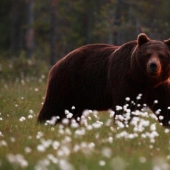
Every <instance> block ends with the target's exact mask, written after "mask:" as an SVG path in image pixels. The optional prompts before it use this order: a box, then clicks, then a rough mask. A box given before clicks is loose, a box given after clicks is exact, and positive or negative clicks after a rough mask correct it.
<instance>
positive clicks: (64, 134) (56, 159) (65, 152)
mask: <svg viewBox="0 0 170 170" xmlns="http://www.w3.org/2000/svg"><path fill="white" fill-rule="evenodd" d="M41 71H42V70H41ZM41 71H40V72H41ZM29 74H30V76H29ZM29 74H27V76H26V77H20V78H17V79H15V78H13V79H12V80H10V79H9V78H6V77H2V78H3V81H0V86H1V87H2V88H1V89H0V91H1V93H0V101H1V102H0V169H35V170H39V169H59V170H65V169H66V170H76V169H80V170H88V169H98V170H103V169H108V170H109V169H110V170H117V169H119V170H125V169H127V170H131V169H138V170H143V169H148V170H149V169H153V170H157V169H160V170H168V169H170V154H169V153H170V143H169V141H170V137H169V134H170V130H169V129H166V128H164V127H162V126H161V125H160V124H159V123H158V121H157V120H155V117H154V116H153V114H152V113H148V112H137V113H136V114H138V115H139V116H138V117H134V119H133V120H132V121H131V123H130V124H128V126H125V125H123V124H122V122H121V121H119V119H117V120H116V121H113V118H112V117H113V112H112V111H108V112H97V111H89V110H87V111H85V112H84V115H83V118H82V123H81V125H80V126H77V125H76V124H75V123H72V124H71V125H70V126H69V125H61V124H58V125H56V126H53V125H51V124H49V123H45V124H41V125H40V124H37V123H36V118H37V114H38V111H39V109H40V107H41V103H42V101H43V97H44V94H45V88H46V78H47V77H46V76H44V75H47V74H48V73H47V72H42V74H40V75H39V74H35V75H34V74H32V73H29ZM67 114H69V113H67ZM70 116H71V115H69V117H70Z"/></svg>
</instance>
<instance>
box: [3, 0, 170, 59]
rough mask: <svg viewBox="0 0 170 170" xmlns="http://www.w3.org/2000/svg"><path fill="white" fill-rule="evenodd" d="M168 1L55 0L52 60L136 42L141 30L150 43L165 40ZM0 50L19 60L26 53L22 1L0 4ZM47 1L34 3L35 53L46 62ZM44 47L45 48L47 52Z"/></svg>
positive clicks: (25, 12) (47, 45)
mask: <svg viewBox="0 0 170 170" xmlns="http://www.w3.org/2000/svg"><path fill="white" fill-rule="evenodd" d="M169 5H170V1H167V0H165V1H161V0H156V1H154V3H153V1H152V0H149V1H140V2H137V1H135V0H129V1H125V0H104V1H103V0H98V1H97V0H94V1H90V0H86V1H85V0H78V1H67V0H59V1H58V3H57V7H56V23H57V26H56V34H57V35H56V37H57V41H56V50H57V58H61V57H63V56H64V55H65V54H66V53H68V52H69V51H71V50H73V49H75V48H77V47H79V46H82V45H84V44H89V43H114V44H122V43H124V42H127V41H130V40H133V39H136V36H137V35H138V34H139V33H140V32H145V33H147V34H148V35H149V36H150V37H151V38H152V39H161V40H164V39H168V38H169V34H170V32H169V25H170V23H169V9H168V8H169ZM0 11H1V18H0V21H1V22H0V32H1V39H0V52H1V53H2V52H8V54H9V52H11V53H12V54H11V55H12V56H15V57H18V56H19V55H20V52H21V51H23V50H26V47H25V40H26V38H25V37H26V29H27V28H28V27H29V25H27V22H26V20H27V18H28V14H27V10H26V1H21V0H16V1H12V0H9V1H5V0H2V1H1V2H0ZM50 24H51V23H50V1H48V0H41V1H40V0H39V1H34V24H33V26H32V28H33V29H34V30H35V47H36V48H35V49H34V52H36V51H37V50H38V51H41V54H40V55H43V58H46V59H48V57H49V53H50V46H49V44H50V28H51V25H50ZM47 49H48V50H47ZM9 50H10V51H9Z"/></svg>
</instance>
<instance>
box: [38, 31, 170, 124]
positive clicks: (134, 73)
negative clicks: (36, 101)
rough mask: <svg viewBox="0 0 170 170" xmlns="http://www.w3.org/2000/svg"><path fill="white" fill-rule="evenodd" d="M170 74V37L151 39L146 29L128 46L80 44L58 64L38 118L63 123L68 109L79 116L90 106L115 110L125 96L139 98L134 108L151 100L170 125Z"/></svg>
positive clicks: (160, 115)
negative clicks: (53, 118) (54, 118)
mask: <svg viewBox="0 0 170 170" xmlns="http://www.w3.org/2000/svg"><path fill="white" fill-rule="evenodd" d="M169 77H170V39H168V40H165V41H164V42H162V41H157V40H151V39H149V38H148V37H147V35H145V34H144V33H141V34H139V35H138V38H137V40H135V41H130V42H128V43H125V44H123V45H122V46H113V45H108V44H93V45H86V46H83V47H80V48H78V49H76V50H74V51H72V52H70V53H69V54H68V55H66V56H65V57H64V58H62V59H61V60H60V61H59V62H57V63H56V64H55V65H54V66H53V67H52V69H51V71H50V73H49V80H48V87H47V92H46V97H45V101H44V104H43V106H42V108H41V110H40V113H39V115H38V122H44V121H46V120H49V119H51V118H52V117H53V116H55V117H57V118H58V120H57V122H61V120H62V119H63V118H65V117H66V114H65V110H68V111H70V112H71V113H72V114H73V118H75V119H77V118H79V117H81V115H82V112H83V110H85V109H90V110H99V111H101V110H108V109H112V110H115V109H116V106H123V105H124V104H125V103H126V104H127V101H125V99H126V98H127V97H129V98H130V100H131V101H133V104H132V102H129V103H128V105H127V106H128V108H129V109H131V111H134V110H136V109H138V110H139V109H141V108H142V107H143V105H145V104H146V105H147V106H148V107H149V108H150V109H151V110H152V111H153V112H154V113H155V114H156V116H157V117H158V120H159V122H161V123H162V124H163V125H164V126H169V124H170V122H169V121H170V111H169V106H170V83H169ZM139 94H140V100H137V96H138V95H139ZM154 101H156V102H154ZM135 103H137V104H135ZM73 106H74V107H73ZM158 109H159V110H158Z"/></svg>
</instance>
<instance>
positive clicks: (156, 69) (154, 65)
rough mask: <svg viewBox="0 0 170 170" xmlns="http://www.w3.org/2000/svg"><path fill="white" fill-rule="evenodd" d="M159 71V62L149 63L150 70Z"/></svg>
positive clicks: (151, 71) (152, 71)
mask: <svg viewBox="0 0 170 170" xmlns="http://www.w3.org/2000/svg"><path fill="white" fill-rule="evenodd" d="M157 71H158V66H157V63H155V62H153V63H150V64H149V72H150V73H151V74H154V73H157Z"/></svg>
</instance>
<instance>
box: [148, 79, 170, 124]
mask: <svg viewBox="0 0 170 170" xmlns="http://www.w3.org/2000/svg"><path fill="white" fill-rule="evenodd" d="M147 105H148V106H149V108H150V109H151V110H152V111H153V112H154V113H155V115H156V116H157V118H158V120H159V122H160V123H162V124H163V126H165V127H170V82H169V81H168V82H167V83H164V84H162V85H160V86H158V87H157V88H155V89H153V90H152V91H151V92H150V93H149V96H148V99H147Z"/></svg>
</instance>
